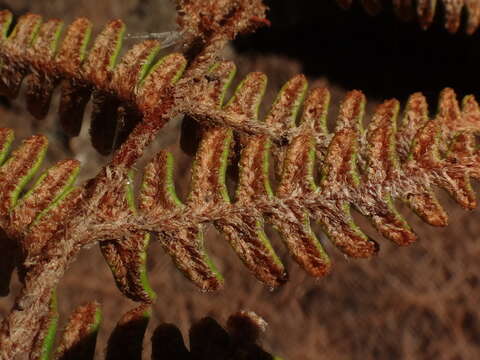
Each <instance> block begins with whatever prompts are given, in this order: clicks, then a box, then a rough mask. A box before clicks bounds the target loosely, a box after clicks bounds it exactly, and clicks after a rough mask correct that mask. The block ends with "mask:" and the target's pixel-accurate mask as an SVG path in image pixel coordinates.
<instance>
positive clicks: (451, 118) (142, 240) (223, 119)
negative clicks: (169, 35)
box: [0, 0, 480, 359]
mask: <svg viewBox="0 0 480 360" xmlns="http://www.w3.org/2000/svg"><path fill="white" fill-rule="evenodd" d="M178 12H179V17H178V23H179V26H180V32H181V34H182V39H183V40H182V41H183V45H184V47H183V49H184V53H183V54H179V53H174V54H170V55H167V56H165V57H163V58H162V59H160V60H158V61H157V60H156V57H157V54H158V51H159V48H160V44H159V43H158V42H156V41H154V40H146V41H144V42H141V43H139V44H137V45H134V46H133V47H132V48H131V49H130V50H129V51H128V52H127V53H126V54H125V55H124V56H123V57H122V58H121V59H120V60H119V62H118V64H116V63H117V61H116V58H117V57H118V54H119V51H120V48H121V43H122V37H123V34H124V31H125V26H124V24H123V23H122V22H121V21H119V20H116V21H112V22H111V23H109V24H107V26H106V27H105V29H104V30H103V31H102V32H101V34H100V35H99V36H98V37H97V38H96V39H95V41H94V42H93V45H92V46H91V48H90V50H89V51H87V48H88V43H89V38H90V33H91V24H90V22H89V21H88V20H86V19H78V20H76V21H75V22H74V23H72V24H71V25H70V26H69V27H68V29H67V31H66V35H65V37H64V38H63V40H62V41H60V34H61V27H62V23H61V22H60V21H57V20H51V21H47V22H44V23H42V21H41V18H40V17H39V16H37V15H32V14H28V15H24V16H22V17H21V18H20V19H19V21H18V23H17V24H16V26H15V28H14V29H13V30H12V31H11V32H9V31H8V29H9V24H10V22H11V19H12V16H11V14H10V13H9V12H6V11H4V12H2V13H1V14H0V24H1V29H2V36H3V37H2V39H1V47H0V55H1V59H2V62H1V63H2V67H1V76H0V90H1V92H2V94H4V95H7V96H10V97H14V96H16V94H17V93H18V91H19V87H20V85H21V83H22V80H23V78H24V77H27V84H26V85H27V89H26V98H27V107H28V108H29V110H30V111H31V112H32V114H33V115H34V116H35V117H36V118H39V119H41V118H42V117H44V116H45V114H46V111H47V109H48V107H49V102H50V98H51V96H52V92H53V90H54V88H55V87H56V86H57V85H59V86H61V100H60V109H59V111H60V121H61V122H62V125H63V127H64V129H65V131H66V132H67V133H68V134H69V135H71V136H74V135H76V134H78V132H79V129H80V127H81V120H82V117H83V110H84V107H85V104H86V103H87V102H88V100H89V99H90V98H91V99H92V102H93V111H92V128H91V137H92V143H93V145H94V146H95V148H97V149H98V150H99V151H100V152H102V153H104V154H107V153H108V152H109V151H110V150H111V149H112V147H114V145H115V143H116V141H115V140H114V139H117V140H118V142H119V143H121V145H120V146H119V148H118V149H116V150H115V151H114V153H113V155H112V159H111V161H110V163H109V164H108V165H106V166H105V167H103V168H102V169H101V170H100V171H99V173H98V175H97V176H96V177H94V178H93V179H91V180H89V181H87V182H85V183H84V184H81V185H75V177H76V175H77V173H78V171H79V167H80V164H79V163H78V161H76V160H65V161H61V162H59V163H57V164H56V165H54V166H53V167H51V168H50V169H48V170H45V171H44V172H43V173H42V175H40V176H39V177H38V179H37V180H36V181H35V183H34V185H33V186H32V187H31V189H30V190H29V191H27V192H26V193H25V194H23V192H22V191H23V189H25V188H26V186H27V184H28V183H29V181H30V180H31V179H32V178H33V176H34V175H35V173H36V172H38V171H39V169H40V167H41V162H42V159H43V157H44V155H45V152H46V149H47V142H48V141H47V139H46V137H44V136H41V135H35V136H32V137H30V138H28V139H26V140H24V141H23V143H22V144H21V145H20V146H19V147H18V148H17V149H16V150H14V151H13V152H12V153H11V154H10V155H9V154H8V150H9V147H10V145H11V144H12V141H13V137H14V134H13V131H12V130H10V129H6V128H2V129H0V163H2V164H3V165H2V166H1V167H0V184H1V189H0V190H1V191H0V227H1V228H2V229H3V230H4V231H5V233H6V234H7V236H8V237H10V238H12V239H14V240H15V241H17V242H18V244H19V245H20V247H21V250H22V263H21V265H20V266H19V267H20V269H19V270H20V274H21V280H22V282H23V284H24V287H23V289H22V291H21V293H20V295H19V296H18V298H17V300H16V304H15V306H14V307H13V309H12V311H11V313H10V314H9V315H8V316H7V317H6V319H5V320H4V321H3V323H2V327H1V329H0V358H2V359H12V358H14V357H15V356H16V355H17V354H21V353H27V352H28V351H29V349H31V348H32V343H33V341H34V339H35V336H36V334H39V331H40V330H41V328H42V323H43V322H44V321H45V318H46V317H47V318H48V314H49V304H51V302H52V300H51V299H52V294H53V293H54V290H55V288H56V285H57V284H58V282H59V280H60V278H61V277H62V275H63V274H64V272H65V271H66V269H67V267H68V265H69V264H70V263H71V262H72V261H73V260H74V259H75V257H76V255H77V254H78V252H79V251H80V250H81V249H82V248H84V247H86V246H91V245H92V244H96V243H99V244H100V247H101V249H102V252H103V254H104V257H105V259H106V261H107V263H108V264H109V266H110V268H111V269H112V273H113V275H114V278H115V281H116V283H117V285H118V287H119V288H120V290H121V291H122V292H123V294H125V295H126V296H127V297H129V298H131V299H132V300H135V301H139V302H144V303H151V302H153V300H154V298H155V294H154V292H153V290H152V289H151V288H150V286H149V284H148V280H147V274H146V269H145V261H146V249H147V246H148V242H149V239H150V235H151V234H156V235H157V236H158V238H159V241H160V242H161V244H162V246H163V247H164V249H165V251H166V252H167V253H168V254H169V255H170V256H171V257H172V259H173V261H174V263H175V264H176V266H177V267H178V268H179V269H180V270H181V271H182V272H183V273H184V274H185V275H186V277H188V278H189V279H190V280H192V281H193V282H194V283H195V284H196V285H197V286H198V287H199V288H201V289H203V290H216V289H218V288H219V287H221V286H222V283H223V279H222V277H221V275H220V274H219V273H218V271H217V270H216V269H215V266H214V264H213V263H212V261H211V260H210V259H209V258H208V255H207V254H206V253H205V250H204V243H203V227H204V225H205V224H207V223H213V224H214V225H215V226H216V227H217V229H218V230H219V231H220V232H221V233H222V234H223V235H224V236H225V238H226V239H227V241H228V242H229V243H230V245H231V246H232V248H233V249H234V251H235V252H236V253H237V254H238V256H239V257H240V258H241V260H242V261H243V262H244V264H245V265H246V266H247V267H248V269H249V270H250V271H251V272H252V273H253V274H254V275H255V276H256V277H257V279H259V280H260V281H262V282H264V283H265V284H267V285H268V286H270V287H275V286H278V285H279V284H281V283H283V282H284V281H285V280H286V271H285V268H284V266H283V264H282V262H281V260H280V259H279V257H278V256H277V255H276V253H275V250H274V249H273V248H272V246H271V245H270V241H269V239H268V237H267V235H266V233H265V230H264V225H265V222H269V223H271V224H272V225H273V226H274V227H275V228H276V229H277V230H278V232H279V233H280V234H281V236H282V239H283V241H284V243H285V246H286V247H287V248H288V250H289V252H290V253H291V254H292V256H293V258H294V259H295V260H296V261H297V262H298V263H299V265H300V266H301V267H303V268H304V269H305V270H306V271H307V272H308V273H309V274H311V275H312V276H314V277H321V276H324V275H325V274H326V273H328V271H329V270H330V268H331V262H330V259H329V257H328V255H327V254H326V252H325V250H324V248H323V246H322V244H321V242H320V241H319V240H318V239H317V238H316V235H315V233H314V232H313V230H312V228H311V226H310V221H311V220H314V221H315V222H318V223H319V224H320V225H321V227H322V229H323V230H324V232H325V233H326V234H327V236H328V238H329V239H330V241H331V242H332V243H333V244H334V245H335V246H336V247H338V248H339V249H340V250H341V251H342V252H344V253H345V254H346V255H348V256H351V257H355V258H368V257H371V256H372V255H374V254H375V253H376V252H377V251H378V245H377V243H376V242H375V241H373V240H372V239H370V238H369V237H368V236H367V235H365V234H364V232H363V231H362V230H361V229H360V228H359V227H358V226H357V225H356V224H355V223H354V221H353V217H352V215H351V213H350V208H351V206H354V207H355V208H356V209H357V210H358V211H359V212H360V213H361V214H363V215H364V216H366V217H368V218H369V219H370V220H371V222H372V224H373V225H374V227H375V228H376V229H377V230H378V231H379V232H380V233H381V234H382V235H383V236H384V237H386V238H388V239H390V240H392V241H394V242H395V243H396V244H398V245H408V244H411V243H412V242H414V241H415V240H416V235H415V233H414V231H413V230H412V229H411V228H410V226H409V225H408V224H407V222H406V221H405V220H404V219H403V217H402V216H401V215H400V214H399V213H398V211H397V210H396V209H395V205H394V201H395V200H403V201H405V202H407V203H408V204H409V205H410V207H411V208H412V209H413V211H415V212H416V213H417V214H418V215H419V216H420V217H421V218H422V219H423V220H424V221H425V222H427V223H429V224H431V225H434V226H445V225H447V221H448V219H447V215H446V213H445V211H444V209H443V208H442V206H441V205H440V203H439V202H438V200H437V199H436V197H435V195H434V193H433V190H432V187H433V186H439V187H442V188H444V189H445V190H447V191H448V192H449V193H450V194H451V195H452V196H453V197H454V198H455V199H456V200H457V202H458V203H459V204H460V205H461V206H463V207H464V208H466V209H472V208H474V207H475V206H476V199H475V194H474V192H473V190H472V187H471V185H470V179H471V178H477V179H478V178H480V151H479V149H478V145H477V143H476V137H475V136H476V135H478V134H479V132H480V108H479V105H478V104H477V102H476V101H475V99H474V98H473V97H472V96H467V97H466V98H465V99H464V100H463V102H462V105H461V106H460V105H459V103H458V101H457V99H456V95H455V93H454V91H453V90H451V89H445V90H444V91H443V92H442V93H441V95H440V101H439V109H438V112H437V115H436V116H435V117H433V118H430V117H429V111H428V107H427V103H426V100H425V98H424V96H423V95H422V94H419V93H417V94H413V95H412V96H411V97H410V98H409V100H408V102H407V104H406V106H405V111H404V112H403V114H402V115H399V113H400V109H399V103H398V101H396V100H388V101H385V102H384V103H383V104H381V105H380V106H379V107H378V108H377V110H376V111H375V113H374V115H373V117H372V119H371V121H370V123H369V124H368V126H367V128H366V129H364V128H363V125H362V124H363V114H364V108H365V97H364V95H363V94H362V93H361V92H359V91H352V92H350V93H348V94H347V96H346V97H345V99H344V100H343V102H342V104H341V106H340V110H339V115H338V118H337V119H336V125H335V128H334V130H333V132H332V131H330V130H329V127H328V126H327V115H328V107H329V100H330V95H329V91H328V90H327V89H325V88H319V89H313V90H311V91H307V85H308V84H307V81H306V79H305V77H304V76H303V75H298V76H296V77H294V78H292V79H291V80H290V81H288V82H287V83H286V84H285V85H284V86H283V87H282V89H281V90H280V92H279V94H278V96H277V98H276V100H275V101H274V103H273V104H272V106H271V109H270V111H269V112H268V114H267V115H266V117H265V118H264V119H262V120H259V119H258V108H259V106H260V103H261V101H262V96H263V92H264V90H265V87H266V82H267V79H266V77H265V75H264V74H262V73H251V74H249V75H247V76H246V77H245V78H244V79H243V81H242V82H241V83H240V85H239V86H238V87H237V88H236V89H235V91H234V95H233V96H232V97H231V98H230V99H228V100H226V99H225V97H226V93H227V90H228V88H229V85H230V83H231V81H232V79H233V77H234V74H235V66H234V65H233V63H231V62H228V61H222V60H221V59H220V58H219V55H218V54H219V51H220V50H221V49H222V48H223V47H224V46H225V44H226V43H227V41H228V40H230V39H232V38H234V37H235V36H236V35H237V33H239V32H246V31H250V30H252V29H254V28H256V27H258V26H260V25H264V24H268V21H267V20H266V19H265V7H264V6H263V5H262V3H261V1H259V0H243V1H227V0H224V1H213V0H211V1H179V9H178ZM27 75H28V76H27ZM179 115H188V116H190V117H192V118H193V119H195V120H197V121H199V122H200V123H201V124H202V125H203V133H202V137H201V141H200V145H199V148H198V151H197V153H196V155H195V161H194V165H193V169H192V184H191V191H190V194H189V196H188V199H187V200H186V201H185V203H183V202H182V201H180V200H179V198H178V197H177V196H176V193H175V187H174V182H173V158H172V156H171V154H169V153H168V152H165V151H161V152H159V153H158V154H156V155H155V156H154V157H153V159H152V160H151V161H150V162H149V163H148V164H147V166H146V167H145V169H144V174H143V181H142V184H141V186H140V190H139V192H138V195H137V196H136V195H135V193H134V184H133V176H132V173H133V170H134V165H135V163H136V162H137V160H138V159H139V158H140V157H141V156H142V154H143V153H144V150H145V149H146V147H147V146H148V145H149V144H150V143H151V142H152V140H153V139H154V138H155V136H156V135H157V134H158V132H159V131H160V130H161V128H162V127H163V126H164V125H165V123H166V122H167V121H169V120H170V119H172V118H175V117H177V116H179ZM399 116H400V117H401V119H400V121H399V126H398V129H397V118H398V117H399ZM235 142H236V143H237V144H239V147H240V148H241V151H240V154H239V160H238V170H239V177H238V182H237V184H236V192H235V197H234V199H231V198H230V195H229V192H228V190H227V186H226V169H227V166H228V163H229V161H230V159H232V158H233V157H232V155H233V149H234V143H235ZM271 159H274V160H275V163H276V164H277V165H278V166H276V169H275V170H276V175H277V177H278V186H277V188H276V189H275V190H274V189H273V187H272V185H271V183H270V174H269V173H270V171H269V168H270V167H271Z"/></svg>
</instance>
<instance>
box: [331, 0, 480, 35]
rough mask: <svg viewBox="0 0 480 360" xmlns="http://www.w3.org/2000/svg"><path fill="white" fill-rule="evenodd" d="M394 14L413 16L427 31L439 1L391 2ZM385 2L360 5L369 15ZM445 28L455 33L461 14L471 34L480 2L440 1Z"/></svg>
mask: <svg viewBox="0 0 480 360" xmlns="http://www.w3.org/2000/svg"><path fill="white" fill-rule="evenodd" d="M337 1H338V3H339V4H340V6H342V7H343V8H345V9H348V8H349V7H350V6H351V5H352V2H353V1H352V0H337ZM391 1H392V4H393V7H394V9H395V13H396V14H397V16H398V17H399V18H401V19H404V20H410V19H412V18H413V17H414V16H415V14H416V15H417V17H418V21H419V23H420V25H421V27H422V28H423V29H427V28H428V27H430V25H431V24H432V22H433V19H434V17H435V13H436V12H437V8H439V7H440V5H439V3H440V1H438V2H437V1H436V0H434V1H431V0H416V1H414V0H391ZM384 3H385V1H382V0H362V1H361V4H362V6H363V7H364V8H365V11H366V12H367V13H369V14H370V15H376V14H378V13H379V12H380V11H381V9H382V7H383V4H384ZM441 4H442V8H443V12H444V14H445V15H444V18H445V20H444V21H445V28H446V29H447V30H448V31H449V32H451V33H456V32H457V31H458V29H459V28H460V24H461V17H462V13H463V12H465V13H466V14H467V16H466V18H467V22H466V29H465V30H466V32H467V34H473V33H474V32H475V31H476V30H477V29H478V26H479V24H480V2H479V1H478V0H442V1H441Z"/></svg>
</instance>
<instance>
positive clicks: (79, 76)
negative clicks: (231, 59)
mask: <svg viewBox="0 0 480 360" xmlns="http://www.w3.org/2000/svg"><path fill="white" fill-rule="evenodd" d="M265 10H266V8H265V6H263V4H262V3H261V1H260V0H244V1H240V2H233V3H232V2H230V1H208V2H206V1H201V2H199V1H188V2H183V1H179V14H180V16H179V24H180V26H181V28H182V29H183V31H182V33H183V34H184V35H185V39H184V42H185V43H186V44H188V43H189V42H195V41H197V40H196V39H194V38H192V37H191V36H190V37H189V35H188V34H190V35H192V34H196V36H197V37H200V38H201V39H202V40H201V41H202V44H203V45H202V46H200V47H199V46H198V45H195V47H196V48H197V49H199V51H200V52H202V49H203V48H205V50H204V54H203V56H199V58H202V59H203V60H202V64H199V63H198V64H196V65H195V66H192V69H193V68H195V69H196V70H197V71H199V68H201V66H207V67H208V66H209V64H210V62H211V59H212V58H213V57H214V56H215V53H216V52H218V51H219V50H220V49H221V48H222V47H223V46H224V45H225V43H226V41H227V40H230V39H233V38H234V37H235V36H236V34H237V33H239V32H248V31H251V30H253V29H254V28H255V27H258V26H260V25H262V24H265V22H266V21H265V20H263V18H264V12H265ZM192 14H194V16H190V15H192ZM11 22H12V14H11V13H10V12H9V11H7V10H4V11H1V12H0V27H1V36H2V38H1V39H0V40H1V43H0V59H1V60H2V67H1V70H0V73H1V74H0V75H1V81H0V94H2V95H5V96H8V97H11V98H13V97H16V96H17V94H18V91H19V89H20V85H21V83H22V81H23V79H24V78H25V77H26V76H27V75H28V84H27V90H26V98H27V108H28V109H29V111H30V112H31V113H32V114H33V115H34V116H35V117H36V118H37V119H39V120H41V119H42V118H44V117H45V116H46V114H47V111H48V108H49V106H50V100H51V96H52V93H53V90H54V88H55V87H56V86H57V85H58V84H60V83H61V100H60V109H59V115H60V122H61V124H62V126H63V128H64V130H65V132H66V133H67V134H68V135H69V136H77V135H78V134H79V132H80V130H81V124H82V119H83V115H84V110H85V106H86V104H87V102H88V101H89V99H90V98H91V97H92V102H93V112H92V122H91V129H90V133H91V137H92V143H93V145H94V147H95V148H96V149H97V150H98V151H99V152H100V153H101V154H104V155H108V154H110V153H111V151H112V150H113V149H114V148H116V147H118V146H119V145H120V144H121V143H122V142H123V141H124V140H125V139H126V137H127V135H128V134H129V133H130V132H131V131H132V130H133V128H134V127H135V125H137V124H138V123H139V122H140V120H141V119H142V118H143V117H145V116H147V115H148V114H151V113H152V112H153V111H154V110H155V108H156V107H157V103H158V102H157V101H155V99H156V98H157V97H158V95H161V94H160V93H157V94H156V95H155V97H154V98H153V99H146V97H147V96H149V95H151V94H153V93H155V92H156V91H157V90H158V87H159V86H162V84H161V83H160V84H158V83H157V81H156V77H157V76H156V75H155V71H154V69H155V68H158V67H162V66H163V67H165V66H166V65H165V64H163V63H165V62H168V60H165V59H163V60H160V61H158V62H156V63H155V60H156V56H157V54H158V51H159V49H160V44H159V43H158V42H157V41H153V40H146V41H144V42H142V43H140V44H137V45H135V46H134V47H133V48H132V49H130V50H129V51H128V52H127V53H126V54H125V56H124V57H123V58H122V59H120V61H119V64H118V65H117V64H116V63H117V58H118V54H119V53H120V50H121V47H122V41H123V35H124V33H125V24H124V23H123V22H122V21H121V20H114V21H111V22H110V23H108V24H107V25H106V26H105V28H104V29H103V31H102V32H101V33H100V34H99V35H98V36H97V37H96V39H95V40H94V41H93V44H92V46H91V48H90V49H88V46H89V42H90V38H91V32H92V24H91V23H90V21H89V20H87V19H84V18H79V19H77V20H75V21H74V22H73V23H72V24H71V25H70V26H68V28H67V30H66V34H65V36H64V37H63V39H61V37H62V36H61V34H62V28H63V23H62V22H61V21H59V20H49V21H46V22H45V23H43V24H42V19H41V17H40V16H38V15H34V14H27V15H24V16H22V17H20V18H19V20H18V23H17V24H16V25H15V27H14V29H13V30H12V31H11V33H10V34H9V35H8V36H7V34H8V33H9V27H10V23H11ZM207 48H208V49H207ZM172 56H173V58H174V59H175V60H177V61H179V62H182V59H181V56H179V55H172ZM179 57H180V58H179ZM170 60H171V59H170ZM154 64H155V65H154ZM161 64H163V65H162V66H160V65H161ZM149 70H152V71H151V72H149ZM199 73H200V72H199ZM152 77H153V78H154V79H152ZM152 105H153V106H152Z"/></svg>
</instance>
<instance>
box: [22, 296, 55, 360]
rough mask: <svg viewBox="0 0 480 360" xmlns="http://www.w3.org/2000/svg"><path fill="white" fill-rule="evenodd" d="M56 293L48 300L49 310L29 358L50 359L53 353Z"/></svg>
mask: <svg viewBox="0 0 480 360" xmlns="http://www.w3.org/2000/svg"><path fill="white" fill-rule="evenodd" d="M58 320H59V315H58V309H57V295H56V294H55V293H54V294H53V295H52V298H51V300H50V311H49V312H48V313H47V315H46V316H45V317H44V319H43V321H42V324H41V326H40V329H39V331H38V332H37V335H36V337H35V340H34V344H33V346H32V349H31V351H30V354H29V358H30V359H35V360H50V359H51V358H52V354H53V353H54V343H55V336H56V334H57V328H58Z"/></svg>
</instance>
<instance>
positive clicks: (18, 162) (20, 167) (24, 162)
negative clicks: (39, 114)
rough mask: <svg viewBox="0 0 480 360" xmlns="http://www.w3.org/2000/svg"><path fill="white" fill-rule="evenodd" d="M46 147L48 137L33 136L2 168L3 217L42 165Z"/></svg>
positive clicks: (0, 198) (0, 210) (0, 195)
mask: <svg viewBox="0 0 480 360" xmlns="http://www.w3.org/2000/svg"><path fill="white" fill-rule="evenodd" d="M11 136H12V135H10V141H11V139H12V137H11ZM8 140H9V139H8V138H7V142H6V143H5V144H8ZM46 149H47V139H46V138H45V137H44V136H32V137H30V138H29V139H27V140H24V141H23V143H22V145H21V146H20V147H19V148H18V149H17V150H15V151H14V152H13V153H12V155H11V156H10V158H9V159H8V160H7V161H6V162H5V163H4V164H3V165H2V167H1V168H0V183H1V184H2V192H1V193H0V216H1V217H2V218H4V219H6V217H7V216H8V214H9V212H10V210H12V209H13V207H14V206H15V204H16V202H17V200H18V197H19V196H20V192H21V191H22V189H23V188H24V187H25V186H26V184H27V183H28V181H29V180H30V179H31V178H32V176H33V175H34V174H35V172H36V171H37V170H38V168H39V167H40V165H41V163H42V161H43V158H44V156H45V152H46ZM4 221H5V220H4ZM4 228H5V227H4Z"/></svg>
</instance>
